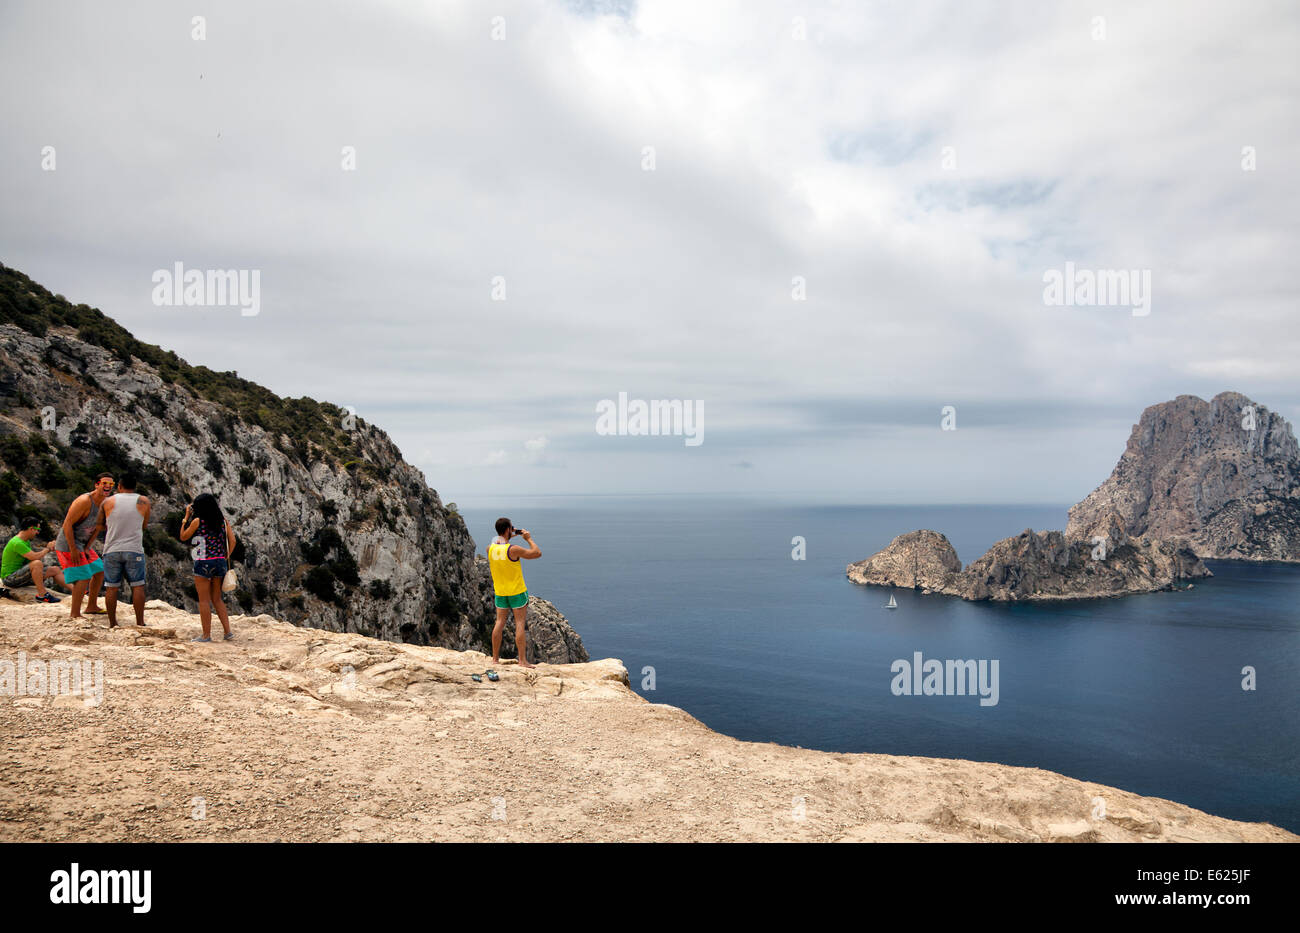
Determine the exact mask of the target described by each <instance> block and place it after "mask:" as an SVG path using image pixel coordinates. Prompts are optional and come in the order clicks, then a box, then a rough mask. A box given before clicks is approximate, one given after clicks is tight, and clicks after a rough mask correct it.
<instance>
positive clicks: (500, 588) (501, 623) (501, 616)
mask: <svg viewBox="0 0 1300 933" xmlns="http://www.w3.org/2000/svg"><path fill="white" fill-rule="evenodd" d="M496 528H497V537H496V538H495V539H494V540H493V541H492V543H491V544H489V545H488V549H487V556H488V566H489V567H490V568H491V569H492V591H493V593H494V594H495V595H496V605H497V624H496V625H495V626H494V627H493V629H492V663H493V664H500V663H501V633H502V632H503V631H504V630H505V627H506V619H507V618H508V617H509V615H510V613H511V611H513V612H514V614H515V649H516V651H517V652H518V657H519V666H520V667H534V666H535V665H532V664H529V663H528V642H527V636H526V634H525V632H524V617H525V616H526V615H527V614H528V587H527V585H526V584H525V583H524V568H523V564H522V563H521V561H525V560H536V559H537V558H539V557H541V556H542V549H541V548H539V547H538V546H537V544H536V543H535V542H534V541H533V537H532V535H530V534H529V533H528V532H527V531H524V530H523V529H522V528H521V529H518V530H516V529H515V526H514V525H513V524H512V523H511V521H510V519H508V518H498V519H497V525H496ZM515 535H521V536H523V539H524V540H525V541H527V542H528V547H526V548H525V547H522V546H520V545H518V544H511V543H510V539H511V538H513V537H514V536H515Z"/></svg>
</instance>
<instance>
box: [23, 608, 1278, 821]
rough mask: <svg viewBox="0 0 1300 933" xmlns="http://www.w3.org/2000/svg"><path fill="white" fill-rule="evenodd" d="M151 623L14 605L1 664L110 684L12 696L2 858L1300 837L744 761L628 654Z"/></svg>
mask: <svg viewBox="0 0 1300 933" xmlns="http://www.w3.org/2000/svg"><path fill="white" fill-rule="evenodd" d="M149 605H150V608H149V609H148V610H147V612H146V620H147V623H148V624H147V627H145V628H140V629H137V628H136V627H135V626H134V625H127V626H125V627H123V628H118V629H114V630H112V631H110V630H109V629H108V628H107V627H106V626H105V625H104V623H103V622H102V621H100V622H98V623H94V624H83V623H80V622H72V621H70V620H69V619H68V615H67V610H66V609H63V608H62V607H60V606H48V605H44V604H41V603H35V604H33V603H24V604H16V603H12V602H9V601H7V600H0V662H3V663H8V664H10V665H11V666H12V665H13V664H14V663H15V662H16V661H17V659H18V658H19V652H22V653H24V654H25V655H26V656H27V666H28V668H30V665H31V663H32V662H33V661H38V662H40V663H49V661H53V660H61V661H63V662H65V663H73V664H76V663H82V664H86V663H94V662H99V663H102V665H103V674H104V676H103V678H102V679H100V680H99V685H100V687H101V688H102V694H97V693H95V692H94V691H89V693H90V696H89V697H88V698H89V699H91V700H92V702H91V704H89V705H88V704H87V702H86V699H87V697H85V696H79V695H76V694H73V693H64V694H61V695H54V696H50V695H48V693H49V692H50V691H49V690H40V691H37V690H32V689H30V687H28V688H26V689H23V690H17V691H15V690H14V689H13V688H12V687H11V688H10V692H17V693H19V694H21V695H17V696H4V695H3V692H4V691H3V690H2V689H0V735H3V736H4V739H5V755H4V766H3V767H2V768H0V814H3V815H4V818H3V819H0V842H4V843H9V842H35V841H46V842H64V843H67V842H98V841H109V840H112V841H116V842H123V841H124V842H167V841H187V842H274V841H283V842H289V841H295V842H326V841H340V842H342V841H363V842H370V841H376V842H379V841H386V842H468V841H482V840H485V839H487V840H493V841H513V840H518V841H531V842H548V841H561V840H575V841H626V842H644V841H647V840H658V841H662V842H719V841H745V842H759V841H764V842H772V841H791V842H830V841H835V840H840V841H857V842H867V841H878V842H907V841H916V842H921V841H926V842H938V841H947V842H958V841H966V842H976V841H981V842H1005V841H1025V842H1038V841H1044V842H1048V841H1061V842H1085V841H1098V842H1193V841H1202V842H1231V841H1241V842H1296V841H1298V837H1297V836H1295V835H1294V834H1293V833H1290V832H1287V831H1286V830H1283V829H1280V828H1278V827H1276V826H1270V825H1267V824H1264V823H1243V822H1238V821H1235V820H1229V819H1223V818H1221V817H1217V816H1212V815H1210V814H1208V813H1204V812H1202V811H1200V810H1196V809H1194V808H1192V807H1189V806H1186V805H1184V804H1179V803H1174V802H1172V801H1169V800H1162V799H1160V798H1157V797H1145V796H1140V795H1138V794H1135V793H1132V792H1130V791H1126V790H1122V789H1119V788H1115V787H1108V786H1106V785H1104V784H1096V783H1093V782H1090V781H1079V780H1075V779H1073V778H1069V777H1066V776H1063V775H1060V774H1056V773H1053V772H1051V771H1045V770H1043V769H1041V768H1022V767H1011V766H1008V765H1001V764H995V763H993V762H979V761H959V760H947V759H937V758H915V757H907V756H896V755H878V754H842V753H839V752H822V751H815V750H813V749H806V748H791V747H788V746H783V745H776V744H772V743H770V742H741V741H738V740H736V739H733V738H730V737H728V736H725V735H721V734H719V733H717V732H714V731H712V730H711V729H709V728H708V727H707V726H706V725H704V724H703V723H702V722H700V721H699V720H697V719H694V718H693V717H691V716H690V715H688V714H687V713H685V712H683V711H682V710H680V709H677V708H675V707H672V706H667V705H664V704H661V703H651V702H647V700H646V699H645V698H644V697H642V696H640V695H638V694H637V693H636V692H634V691H633V689H632V688H631V686H630V685H629V678H628V671H627V668H626V667H625V666H624V665H623V664H622V663H621V662H620V661H617V660H615V659H613V658H608V659H605V660H601V661H593V662H589V663H586V664H562V665H545V664H544V665H541V666H540V667H538V668H536V669H534V670H523V669H521V668H520V667H519V666H518V665H517V664H515V663H514V662H513V661H507V662H503V663H502V664H500V665H491V662H490V660H489V659H488V658H487V657H485V656H484V655H483V654H480V653H478V652H475V651H466V652H456V651H448V650H445V649H443V648H437V647H430V646H426V645H410V644H396V643H393V642H387V641H376V640H374V639H371V638H366V637H364V636H361V635H357V634H352V633H336V632H319V631H313V630H311V629H304V628H301V627H296V626H292V625H286V624H285V623H283V622H281V621H277V620H276V619H274V618H272V617H270V616H266V615H262V616H249V617H235V618H233V619H232V620H231V627H232V628H233V630H234V633H235V638H234V640H232V641H228V642H213V643H210V644H195V643H193V642H191V641H190V638H192V637H193V636H194V635H195V634H196V633H197V632H198V630H199V621H198V618H197V617H196V616H194V615H192V614H190V613H186V612H181V611H178V610H175V609H172V608H171V607H168V606H165V605H162V604H159V603H150V604H149ZM489 666H495V667H496V670H497V671H498V673H499V675H500V680H499V681H497V682H492V681H490V680H489V679H488V678H486V677H483V678H481V679H480V680H479V681H477V682H476V681H474V680H473V676H474V675H475V674H480V675H481V674H482V672H483V671H484V670H485V668H487V667H489ZM883 676H888V675H887V674H886V675H883ZM23 679H24V680H25V679H26V675H24V677H23ZM10 683H13V679H11V681H10ZM882 684H883V681H882ZM96 700H97V701H98V702H94V701H96ZM113 775H125V776H127V777H128V778H129V779H128V780H115V779H113V778H112V776H113ZM106 776H107V777H106ZM196 794H201V795H202V797H201V799H202V800H203V802H204V806H205V810H204V818H202V819H197V818H195V811H194V807H195V795H196ZM1099 798H1100V803H1101V804H1102V805H1103V806H1102V807H1099V806H1098V804H1099ZM792 817H793V818H792Z"/></svg>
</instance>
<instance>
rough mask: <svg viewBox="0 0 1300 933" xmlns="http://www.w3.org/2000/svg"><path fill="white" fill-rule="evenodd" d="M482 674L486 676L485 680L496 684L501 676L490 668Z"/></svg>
mask: <svg viewBox="0 0 1300 933" xmlns="http://www.w3.org/2000/svg"><path fill="white" fill-rule="evenodd" d="M483 673H485V674H487V679H488V680H490V681H492V682H493V683H496V682H497V681H498V680H500V679H501V675H500V674H498V673H497V672H496V671H494V670H492V669H490V668H489V669H488V670H486V671H484V672H483Z"/></svg>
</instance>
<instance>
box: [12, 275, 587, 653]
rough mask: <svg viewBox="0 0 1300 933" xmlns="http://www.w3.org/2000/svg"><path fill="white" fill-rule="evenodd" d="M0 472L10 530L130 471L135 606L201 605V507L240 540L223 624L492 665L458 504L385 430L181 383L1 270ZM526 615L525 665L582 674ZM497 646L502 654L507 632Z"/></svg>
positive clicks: (214, 385)
mask: <svg viewBox="0 0 1300 933" xmlns="http://www.w3.org/2000/svg"><path fill="white" fill-rule="evenodd" d="M64 320H66V321H70V322H72V323H70V324H68V325H66V326H60V321H64ZM33 321H36V323H35V324H34V323H33ZM15 322H16V323H15ZM20 325H21V326H20ZM73 325H75V326H73ZM33 331H36V332H33ZM0 459H3V461H4V467H3V468H2V469H0V497H3V498H2V499H0V503H2V505H0V522H4V523H6V524H7V523H8V522H9V521H11V513H14V512H18V511H27V510H33V511H36V512H38V513H39V514H41V515H43V516H45V517H46V519H47V522H50V523H53V522H56V521H57V518H56V516H61V515H62V512H63V510H64V509H66V507H67V505H68V503H69V502H70V501H71V499H72V497H73V496H75V495H76V494H78V493H81V492H85V491H86V490H87V489H89V486H90V478H91V477H93V476H94V475H95V474H96V473H98V472H100V471H101V470H108V471H112V472H120V471H121V470H123V469H127V468H129V469H132V470H134V471H135V472H136V473H137V474H138V475H139V477H140V478H141V481H142V488H141V491H142V492H145V493H147V494H148V495H149V496H150V498H151V499H152V501H153V522H152V525H151V527H150V528H149V529H147V536H146V551H147V552H148V554H149V564H148V578H147V584H148V587H149V592H150V595H151V596H157V597H160V598H162V599H165V600H167V601H168V602H170V603H172V604H174V605H179V606H184V607H187V608H191V609H193V608H195V607H196V606H197V603H196V601H195V599H194V591H193V583H192V576H191V571H190V564H189V560H188V551H187V549H186V546H184V545H182V544H181V543H180V542H179V541H178V540H177V538H176V532H177V530H178V529H179V524H180V518H181V513H182V512H183V510H184V507H185V503H186V502H188V501H190V500H191V499H192V498H193V497H194V496H195V495H197V494H198V493H200V492H205V491H207V492H213V493H215V494H216V496H217V498H218V500H219V501H220V503H221V506H222V508H223V510H224V511H225V513H226V515H227V518H229V519H230V521H231V524H232V525H233V526H234V528H235V532H236V534H237V536H238V538H239V541H240V547H239V548H238V549H237V551H236V553H235V555H234V557H235V567H236V570H237V572H238V575H239V578H240V588H239V590H238V591H237V592H235V593H234V594H231V596H230V597H228V601H229V602H231V603H232V612H245V613H271V614H274V615H276V616H277V617H279V618H283V619H288V620H291V621H293V622H295V623H297V624H302V625H308V626H312V627H316V628H321V629H326V630H329V631H336V632H357V633H361V634H365V635H371V636H374V637H377V638H382V639H387V640H390V641H404V642H410V643H414V644H425V645H438V646H442V647H447V648H455V649H458V650H465V649H470V648H477V649H484V648H488V650H490V648H489V647H488V646H489V638H490V634H491V630H492V624H493V621H494V618H495V613H494V610H493V604H492V587H491V580H490V575H489V573H488V570H487V563H486V561H485V560H484V559H483V557H482V555H476V554H475V547H474V541H473V538H472V537H471V536H470V533H469V531H468V529H467V528H466V527H465V522H464V520H463V519H462V518H461V516H460V515H459V514H458V513H457V512H456V510H455V506H454V505H451V506H449V505H445V504H444V503H443V502H442V500H441V499H440V498H439V496H438V494H437V493H436V492H435V491H434V490H432V489H430V488H429V487H428V486H427V485H426V484H425V480H424V475H423V474H422V473H421V472H420V471H419V470H417V469H416V468H414V467H412V466H411V465H410V464H408V463H406V461H405V460H403V459H402V456H401V453H400V452H399V451H398V449H397V447H396V446H395V445H394V444H393V443H392V441H391V440H390V439H389V438H388V436H387V435H386V434H385V433H384V432H383V431H381V430H380V429H378V428H377V427H375V426H374V425H371V424H367V423H366V422H365V421H364V420H362V419H361V418H358V417H356V416H355V415H352V414H351V413H350V412H348V411H345V410H343V409H340V408H338V407H337V406H333V405H329V404H327V403H318V402H316V401H314V400H312V399H282V398H279V397H278V396H275V395H274V394H273V393H271V392H269V390H267V389H264V388H262V387H261V386H257V385H256V384H253V383H249V382H247V381H246V380H241V379H239V378H238V377H237V376H236V375H235V374H234V373H213V372H211V371H209V370H206V369H204V368H202V367H191V366H189V365H188V364H186V363H185V361H183V360H181V359H179V358H178V357H176V356H175V354H168V353H165V352H164V351H161V350H159V349H158V348H157V347H153V346H149V345H145V344H141V343H139V342H138V341H135V340H134V338H132V337H131V336H130V334H128V333H126V332H125V331H124V330H122V329H121V328H120V327H119V326H118V325H117V324H115V323H113V322H112V321H111V320H109V319H107V318H105V317H103V315H101V314H99V312H96V311H94V310H93V309H90V308H86V307H85V306H76V307H73V306H71V305H69V304H68V303H67V302H66V301H64V300H63V299H61V298H58V297H56V296H52V295H50V294H49V293H48V292H47V291H45V290H44V289H41V288H40V286H38V285H36V284H35V283H32V282H30V280H27V279H26V277H24V276H22V275H21V274H20V273H17V272H15V271H14V270H10V269H5V268H4V267H3V266H0ZM535 604H536V605H535V607H534V608H533V609H531V610H530V612H529V626H530V630H532V631H533V633H534V634H533V637H534V638H536V641H537V645H536V647H537V651H538V652H539V654H538V657H539V659H545V660H547V661H552V662H559V661H580V660H586V658H587V654H586V651H585V650H584V649H583V647H582V640H581V638H580V637H579V636H578V634H577V633H576V632H574V630H573V629H572V628H571V627H570V626H569V624H568V622H567V621H566V620H565V619H564V616H563V615H562V614H561V613H560V612H559V611H558V610H556V609H555V607H554V606H552V605H551V604H550V603H547V602H546V601H545V600H535ZM506 641H507V642H509V644H510V651H511V652H513V651H514V645H513V625H512V627H511V634H510V637H509V638H507V639H506ZM530 650H531V649H530Z"/></svg>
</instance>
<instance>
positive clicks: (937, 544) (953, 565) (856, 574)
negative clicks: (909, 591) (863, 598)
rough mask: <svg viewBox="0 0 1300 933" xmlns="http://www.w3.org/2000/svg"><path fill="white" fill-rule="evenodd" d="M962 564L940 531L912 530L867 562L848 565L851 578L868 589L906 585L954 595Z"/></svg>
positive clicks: (890, 543) (869, 558)
mask: <svg viewBox="0 0 1300 933" xmlns="http://www.w3.org/2000/svg"><path fill="white" fill-rule="evenodd" d="M959 573H961V561H960V560H959V559H958V558H957V552H956V551H955V550H954V549H953V546H952V545H951V544H949V543H948V539H947V538H945V537H944V536H943V535H941V534H939V532H937V531H927V530H921V531H909V532H908V533H907V534H902V535H899V536H898V537H897V538H895V539H894V540H893V541H891V542H889V547H887V548H885V549H884V550H881V551H877V552H876V553H875V554H873V555H871V556H870V557H868V558H867V559H866V560H862V561H858V562H857V563H856V564H849V566H848V577H849V579H850V580H852V581H853V582H854V583H862V584H866V585H868V586H903V587H911V588H913V589H925V590H931V591H935V592H940V593H948V592H955V590H956V588H957V575H958V574H959Z"/></svg>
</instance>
